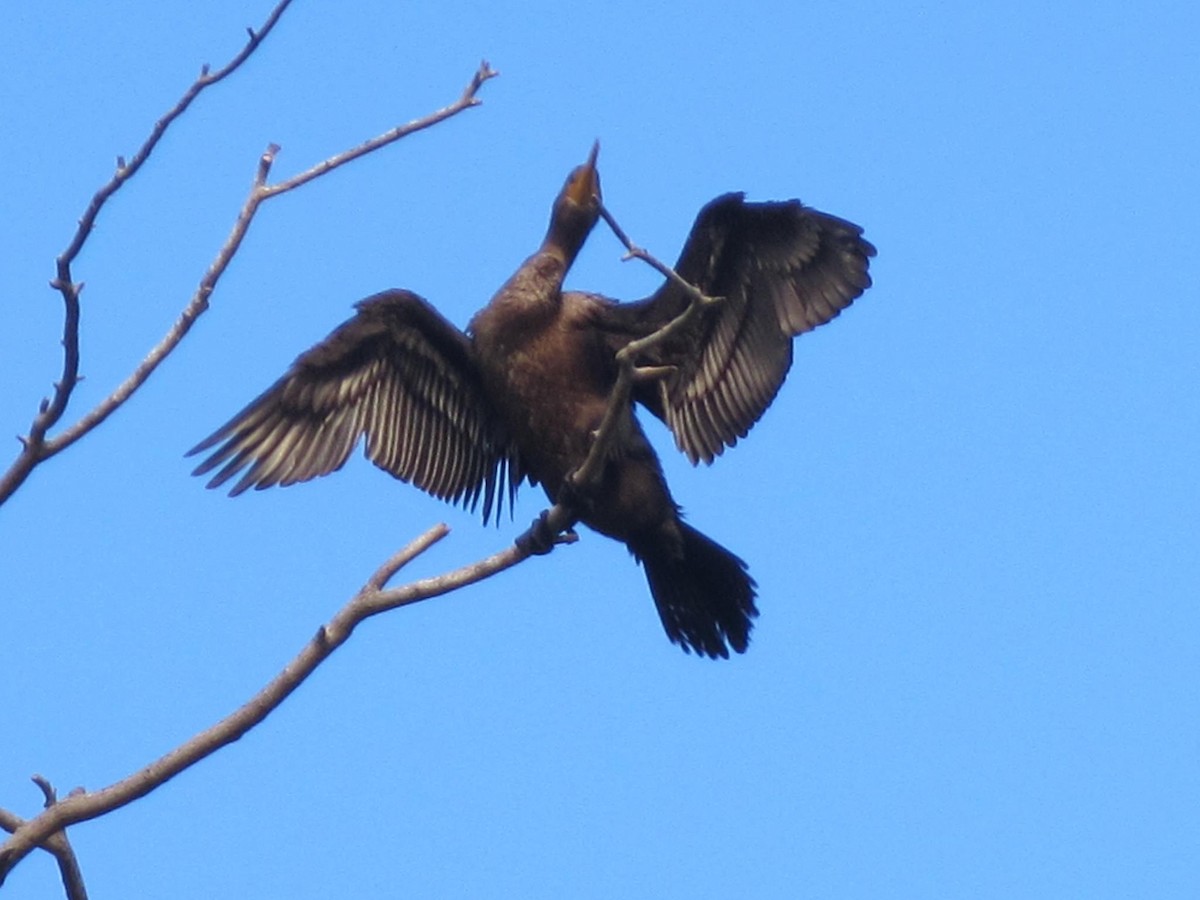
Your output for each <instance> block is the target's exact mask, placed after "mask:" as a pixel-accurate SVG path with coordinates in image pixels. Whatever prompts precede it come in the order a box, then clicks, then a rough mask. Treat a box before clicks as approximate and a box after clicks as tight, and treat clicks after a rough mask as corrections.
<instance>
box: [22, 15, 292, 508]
mask: <svg viewBox="0 0 1200 900" xmlns="http://www.w3.org/2000/svg"><path fill="white" fill-rule="evenodd" d="M291 2H292V0H280V2H279V3H278V4H277V5H276V6H275V8H274V9H273V10H271V14H270V15H269V16H267V21H266V22H265V23H263V26H262V28H260V29H259V30H258V31H257V32H256V31H254V30H253V29H250V28H248V29H246V30H247V32H248V33H249V35H250V37H249V40H247V41H246V44H245V46H243V47H242V49H241V51H240V52H239V53H238V54H237V55H236V56H235V57H234V58H233V59H231V60H230V61H229V62H228V63H227V64H226V65H225V66H224V67H222V68H220V69H218V70H217V71H216V72H210V71H209V68H208V66H207V65H206V66H204V67H202V68H201V70H200V76H199V77H198V78H197V79H196V80H195V81H194V82H193V83H192V85H191V87H189V88H188V89H187V91H186V92H185V93H184V95H183V96H182V97H181V98H180V99H179V102H177V103H176V104H175V105H174V106H173V107H171V109H170V110H168V111H167V113H166V115H164V116H163V117H162V118H161V119H159V120H158V121H157V122H156V123H155V125H154V128H153V129H152V130H151V132H150V136H149V137H148V138H146V141H145V142H144V143H143V144H142V146H141V147H140V148H139V149H138V151H137V153H135V154H134V155H133V158H132V159H130V160H129V161H128V162H126V161H125V159H124V158H123V157H118V158H117V169H116V171H115V172H114V173H113V176H112V178H110V179H109V180H108V182H107V183H106V184H105V185H104V186H103V187H102V188H100V190H98V191H97V192H96V193H95V194H94V195H93V196H92V199H91V201H90V202H89V203H88V206H87V209H85V210H84V212H83V215H82V216H80V218H79V225H78V227H77V228H76V230H75V234H74V236H73V237H72V238H71V242H70V244H68V246H67V249H66V250H64V251H63V252H62V253H61V254H60V255H59V257H58V258H57V260H56V261H55V277H54V279H53V280H52V281H51V282H50V286H51V287H52V288H54V289H55V290H57V291H58V292H59V293H60V294H62V298H63V306H64V308H65V310H64V316H63V338H62V344H63V368H62V376H61V377H60V378H59V380H58V381H57V382H55V384H54V393H53V395H52V396H51V397H50V399H48V400H43V401H42V402H41V404H40V405H39V407H38V414H37V415H36V416H35V417H34V419H33V423H32V425H30V428H29V434H28V435H26V436H24V437H22V438H21V452H20V454H19V455H18V456H17V458H16V460H14V461H13V464H12V465H11V466H10V467H9V469H8V471H7V472H5V473H4V475H3V477H0V504H2V503H4V501H5V500H7V499H8V498H9V497H10V496H12V493H13V492H14V491H15V490H16V489H17V488H19V487H20V486H21V485H22V484H23V483H24V482H25V479H26V478H28V477H29V474H30V473H31V472H32V471H33V470H34V469H35V468H36V467H37V465H38V464H39V463H41V462H42V461H43V460H45V459H48V458H49V457H50V456H53V455H54V454H55V453H57V452H58V451H59V450H61V449H62V448H63V447H65V446H67V444H69V443H71V441H66V442H62V441H61V439H60V440H59V441H58V442H55V441H50V442H47V441H46V433H47V432H48V431H49V430H50V429H51V428H53V427H54V426H55V425H56V424H57V423H58V420H59V419H61V418H62V415H63V413H64V412H66V409H67V404H68V403H69V402H70V399H71V394H72V393H73V392H74V390H75V386H76V385H77V384H78V383H79V314H80V307H79V294H80V292H81V291H82V290H83V284H82V282H76V281H75V280H74V278H73V277H72V275H71V264H72V263H73V262H74V261H75V258H76V257H77V256H78V255H79V252H80V251H81V250H82V249H83V245H84V244H85V243H86V242H87V239H88V237H89V236H90V235H91V233H92V229H93V227H95V224H96V219H97V217H98V216H99V215H100V210H101V209H103V208H104V204H105V203H107V202H108V200H109V198H110V197H112V195H113V194H115V193H116V192H117V191H118V190H120V189H121V186H122V185H124V184H125V182H127V181H128V180H129V179H130V178H132V177H133V176H134V175H136V174H137V172H138V170H139V169H140V168H141V167H142V164H143V163H145V162H146V160H147V159H149V158H150V154H151V153H153V152H154V148H155V147H157V146H158V142H159V141H160V140H161V139H162V136H163V134H165V133H166V130H167V128H168V127H170V125H171V123H172V122H174V121H175V120H176V119H178V118H179V117H180V116H181V115H183V113H184V111H186V110H187V108H188V107H189V106H190V105H191V103H192V101H193V100H195V99H196V97H198V96H199V95H200V92H201V91H203V90H204V89H205V88H207V87H209V86H210V85H213V84H216V83H217V82H218V81H221V80H222V79H223V78H225V77H226V76H228V75H230V74H232V73H233V72H234V71H236V70H237V69H238V68H239V67H240V66H241V65H242V63H244V62H245V61H246V60H247V59H249V58H250V55H251V54H252V53H254V51H255V50H256V49H258V46H259V44H261V43H262V42H263V40H264V39H265V38H266V36H267V35H268V34H270V33H271V30H272V29H273V28H274V27H275V23H276V22H278V21H279V18H280V16H282V15H283V13H284V10H286V9H287V8H288V6H289V5H290V4H291ZM105 415H107V413H106V414H105ZM103 418H104V417H103V416H101V417H100V418H99V419H98V420H97V421H96V422H95V423H94V424H93V425H92V426H91V427H95V424H99V421H102V420H103ZM86 430H87V429H84V430H83V431H81V432H80V434H82V433H85V432H86ZM56 443H57V444H58V445H57V446H53V445H54V444H56Z"/></svg>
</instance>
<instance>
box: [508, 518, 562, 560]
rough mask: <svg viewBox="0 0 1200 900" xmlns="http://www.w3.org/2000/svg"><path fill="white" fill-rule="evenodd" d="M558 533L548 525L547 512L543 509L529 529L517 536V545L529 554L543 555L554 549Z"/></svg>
mask: <svg viewBox="0 0 1200 900" xmlns="http://www.w3.org/2000/svg"><path fill="white" fill-rule="evenodd" d="M557 539H558V535H557V534H556V533H555V532H554V530H553V529H552V528H551V527H550V521H549V514H548V513H547V512H546V511H545V510H543V511H542V513H541V515H539V516H538V517H537V518H536V519H534V520H533V524H532V525H530V526H529V529H528V530H527V531H526V532H525V533H524V534H522V535H520V536H519V537H518V538H517V546H518V547H519V548H520V549H521V551H522V552H524V553H528V554H529V555H530V556H545V555H546V554H547V553H549V552H550V551H551V550H553V549H554V545H555V544H556V543H557Z"/></svg>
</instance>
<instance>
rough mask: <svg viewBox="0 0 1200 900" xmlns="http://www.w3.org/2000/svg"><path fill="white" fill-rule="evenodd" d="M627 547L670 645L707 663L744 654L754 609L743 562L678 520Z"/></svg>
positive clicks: (752, 591) (752, 586) (751, 583)
mask: <svg viewBox="0 0 1200 900" xmlns="http://www.w3.org/2000/svg"><path fill="white" fill-rule="evenodd" d="M676 527H677V528H678V532H677V533H676V531H675V528H676ZM629 549H630V552H632V553H633V555H634V556H636V557H637V558H638V559H639V560H640V561H641V563H642V565H643V566H644V567H645V569H646V580H647V581H649V582H650V593H651V594H653V595H654V603H655V605H656V606H657V607H658V615H659V617H660V618H661V619H662V623H663V628H665V629H666V632H667V637H669V638H670V639H671V641H672V643H676V644H679V645H680V646H681V647H683V649H684V651H685V652H688V651H692V650H694V651H696V653H697V654H699V655H701V656H707V657H710V658H712V659H716V658H717V657H721V658H724V659H728V658H729V650H730V649H731V648H732V649H733V650H734V651H736V652H738V653H745V652H746V648H747V647H748V646H750V630H751V629H752V628H753V625H754V619H755V617H757V616H758V608H757V607H756V606H755V605H754V598H755V583H754V579H753V578H751V577H750V575H749V573H748V572H747V571H746V564H745V563H744V562H742V560H740V559H739V558H738V557H736V556H734V555H733V554H732V553H730V552H729V551H728V550H726V549H725V548H724V547H722V546H721V545H720V544H718V543H717V542H716V541H713V540H711V539H709V538H707V537H705V536H704V535H703V534H701V533H700V532H699V531H697V530H696V529H694V528H692V527H691V526H690V525H686V524H684V523H683V522H677V523H672V527H668V528H664V529H662V530H660V531H657V532H654V533H653V534H651V535H646V536H641V537H639V538H635V539H633V540H630V542H629Z"/></svg>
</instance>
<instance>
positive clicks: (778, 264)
mask: <svg viewBox="0 0 1200 900" xmlns="http://www.w3.org/2000/svg"><path fill="white" fill-rule="evenodd" d="M874 255H875V248H874V247H873V246H871V244H870V243H868V242H867V241H866V240H864V239H863V237H862V229H861V228H859V227H858V226H857V225H854V224H852V223H850V222H847V221H845V220H843V219H839V218H837V217H836V216H831V215H827V214H826V213H822V212H818V211H817V210H815V209H810V208H808V207H806V206H804V205H802V204H801V203H800V202H799V201H798V200H790V201H786V202H776V203H747V202H745V200H744V198H743V195H742V194H726V195H724V196H722V197H718V198H717V199H716V200H714V201H712V202H711V203H709V204H708V205H707V206H705V207H704V209H702V210H701V211H700V214H699V216H697V218H696V224H695V225H694V226H693V228H692V232H691V234H690V235H689V236H688V239H687V242H686V244H685V245H684V248H683V252H682V253H681V254H680V257H679V262H678V263H677V264H676V266H675V270H676V271H677V272H678V273H679V274H680V275H681V276H682V277H683V278H684V279H685V280H686V281H689V282H691V283H692V284H694V285H695V286H696V287H698V288H700V290H701V291H703V292H704V293H705V294H706V295H708V296H710V297H721V298H724V299H723V300H722V302H720V303H718V304H716V305H714V306H711V307H708V308H706V309H705V310H704V311H703V312H702V314H701V315H700V316H699V317H697V319H695V320H694V322H693V325H692V326H691V327H689V328H687V329H685V330H684V331H682V332H680V333H679V334H678V335H677V336H675V337H673V338H672V339H670V340H669V341H667V342H665V343H663V344H661V345H659V346H658V347H656V348H654V349H653V350H650V351H648V353H647V358H646V359H645V360H644V362H645V363H647V364H651V365H663V366H674V367H675V372H674V373H673V374H672V375H670V376H668V377H667V378H664V379H662V380H660V381H658V382H654V383H650V384H648V385H645V386H643V387H641V388H639V390H638V393H637V394H636V396H637V399H638V400H639V401H640V402H642V403H643V404H644V405H645V406H646V407H647V408H648V409H650V410H651V411H652V412H653V413H654V414H655V415H656V416H658V417H659V418H660V419H662V420H663V421H665V422H666V423H667V426H668V427H669V428H670V429H671V431H672V432H673V433H674V435H675V442H676V444H677V445H678V446H679V449H680V450H682V451H683V452H684V453H686V454H687V455H688V458H689V459H691V461H692V462H693V463H695V462H698V461H699V460H704V461H705V462H712V460H713V459H714V457H716V456H718V455H719V454H720V453H721V452H723V451H724V449H725V447H726V446H730V447H732V446H733V445H734V444H736V443H737V440H738V438H741V437H745V436H746V434H747V432H748V431H749V430H750V428H751V426H752V425H754V423H755V422H757V421H758V419H759V417H760V416H762V414H763V412H764V411H765V410H766V408H767V407H768V406H769V405H770V404H771V401H772V400H774V399H775V395H776V393H777V392H778V391H779V388H780V386H781V385H782V384H783V380H784V378H785V377H786V376H787V373H788V369H790V368H791V365H792V338H793V337H794V336H795V335H798V334H801V333H803V332H805V331H811V330H812V329H813V328H816V327H817V326H818V325H823V324H824V323H826V322H828V321H829V320H830V319H832V318H834V317H835V316H836V315H837V314H838V313H840V312H841V311H842V310H843V309H845V308H846V307H847V306H849V305H850V304H851V303H852V302H854V300H855V298H856V297H858V296H859V295H860V294H862V292H863V291H865V290H866V289H867V288H868V287H870V285H871V278H870V276H869V275H868V274H867V268H868V265H869V260H870V258H871V257H872V256H874ZM688 303H689V299H688V296H687V293H686V292H685V291H684V290H682V289H681V288H680V287H679V286H678V285H676V284H674V283H673V282H671V281H668V282H667V283H666V284H664V285H663V287H661V288H660V289H659V290H658V291H657V292H656V293H654V294H653V295H651V296H650V297H647V298H646V299H644V300H641V301H638V302H636V303H626V304H620V305H616V306H610V307H608V308H607V309H606V310H605V311H604V313H603V317H604V320H605V321H604V322H603V323H602V327H604V328H605V329H606V330H608V331H609V333H610V335H611V337H610V342H611V343H612V344H613V346H614V347H617V346H621V345H623V344H624V343H627V342H628V341H629V340H631V339H633V338H635V337H640V336H644V335H646V334H649V333H651V332H652V331H654V330H656V329H658V328H660V327H662V326H663V325H665V324H666V323H667V322H669V321H670V320H671V319H673V318H674V317H675V316H677V315H679V314H680V313H682V312H683V311H684V310H685V309H686V308H687V305H688Z"/></svg>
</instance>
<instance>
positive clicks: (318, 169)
mask: <svg viewBox="0 0 1200 900" xmlns="http://www.w3.org/2000/svg"><path fill="white" fill-rule="evenodd" d="M289 2H290V0H289ZM283 5H284V4H281V6H283ZM276 11H277V12H281V11H282V10H281V8H278V7H277V9H276ZM269 24H273V21H270V22H269ZM264 33H265V31H264V32H262V33H260V36H259V38H258V39H259V40H261V36H262V34H264ZM252 39H253V36H252ZM243 52H245V51H243ZM231 65H232V64H231ZM230 71H232V69H231V67H230V66H226V67H225V68H224V69H222V70H221V71H220V72H218V73H215V75H213V76H208V75H206V76H203V78H208V79H211V80H216V76H219V77H224V76H225V75H227V74H228V73H229V72H230ZM497 74H498V73H497V72H496V71H495V70H494V69H492V68H491V66H490V65H488V63H487V61H486V60H484V61H483V62H482V63H480V65H479V68H478V69H477V70H476V71H475V74H474V75H473V76H472V78H471V81H470V83H469V84H468V85H467V87H466V88H465V89H464V91H463V93H462V95H461V96H460V97H459V98H458V99H457V100H456V101H454V102H453V103H451V104H450V105H448V106H445V107H443V108H441V109H439V110H436V111H435V112H433V113H430V114H429V115H427V116H423V117H421V118H419V119H414V120H413V121H411V122H408V123H407V124H404V125H400V126H398V127H396V128H393V129H391V130H390V131H388V132H386V133H384V134H382V135H379V136H378V137H375V138H372V139H371V140H369V141H366V142H365V143H363V144H361V145H359V146H358V147H355V148H353V149H351V150H347V151H346V152H344V153H340V154H338V155H336V156H333V157H331V158H329V159H327V160H325V161H324V162H321V163H318V164H317V165H316V166H313V167H312V168H311V169H308V170H307V171H305V172H301V173H300V174H298V175H295V176H293V177H291V178H288V179H286V180H284V181H281V182H278V183H276V184H267V183H266V180H267V175H268V174H269V173H270V169H271V165H272V164H273V162H274V160H275V156H276V154H277V153H278V152H279V147H278V146H277V145H275V144H272V145H271V146H269V147H268V148H267V149H266V151H265V152H264V153H263V155H262V157H261V158H260V160H259V164H258V168H257V170H256V172H255V177H254V182H253V185H252V187H251V189H250V193H249V195H248V196H247V198H246V201H245V203H243V205H242V209H241V211H240V212H239V213H238V217H237V220H236V222H235V223H234V226H233V229H232V231H230V233H229V236H228V237H227V238H226V240H225V244H224V245H223V246H222V247H221V249H220V251H219V252H218V253H217V256H216V259H214V260H213V262H212V264H211V265H210V266H209V267H208V270H207V271H206V272H205V273H204V277H203V278H201V280H200V283H199V285H198V286H197V288H196V292H195V293H194V294H193V295H192V298H191V300H190V301H189V302H188V304H187V306H186V307H184V310H183V312H182V313H180V315H179V318H178V319H176V320H175V323H174V324H173V325H172V326H171V328H170V329H169V330H168V331H167V333H166V335H165V336H164V337H163V338H162V340H161V341H159V342H158V344H156V345H155V346H154V348H153V349H152V350H151V351H150V353H149V354H148V355H147V356H146V358H145V359H143V360H142V362H141V363H139V364H138V366H137V368H136V369H134V371H133V373H132V374H130V376H129V377H128V378H126V379H125V380H124V381H123V382H121V384H120V385H118V386H117V388H116V390H114V391H113V392H112V393H111V394H110V395H109V396H108V397H107V398H105V399H104V400H103V401H101V402H100V403H99V404H98V405H97V406H96V407H95V408H93V409H92V410H90V411H89V412H87V413H86V414H85V415H84V416H82V417H81V418H80V419H79V420H78V421H77V422H75V424H73V425H71V426H70V427H69V428H67V429H65V430H64V431H63V432H62V433H61V434H59V435H57V436H56V437H54V438H52V439H50V440H46V439H45V434H46V430H47V429H48V428H49V427H50V426H51V425H53V424H54V423H55V422H56V421H57V420H58V418H59V417H60V416H61V415H62V411H63V409H65V408H66V402H67V399H68V398H69V397H70V393H71V390H70V389H66V390H63V389H62V385H64V384H67V383H70V384H71V387H72V389H73V387H74V382H75V381H77V380H78V379H77V375H78V364H79V346H78V314H79V303H78V300H79V288H80V286H79V285H71V287H70V290H69V291H68V293H70V294H71V296H72V297H73V300H69V301H68V318H69V319H70V320H71V322H72V323H73V324H72V325H71V327H70V328H69V329H68V331H69V332H70V334H71V335H73V338H72V339H71V340H70V341H69V342H68V341H66V340H64V343H67V344H68V352H67V356H68V358H69V361H70V363H71V366H70V368H71V371H70V372H69V373H67V374H65V375H64V381H62V382H60V383H59V385H58V389H57V390H56V392H55V400H54V401H51V402H50V403H49V405H48V406H49V408H50V409H51V410H53V408H54V407H55V403H58V402H59V401H60V400H61V402H60V403H59V406H60V407H61V408H58V409H57V410H56V411H55V412H54V415H53V416H52V417H47V411H48V409H47V404H45V403H44V404H43V411H42V413H41V414H40V415H39V417H38V420H36V421H35V424H34V428H33V429H32V430H31V432H30V434H29V436H28V437H26V438H23V439H22V444H23V448H22V451H21V453H20V455H19V456H18V457H17V460H16V461H15V462H14V463H13V465H12V466H11V467H10V468H9V470H8V472H6V473H5V474H4V477H3V478H0V504H3V503H4V501H5V500H7V499H8V497H9V496H11V495H12V493H13V492H14V491H15V490H16V489H17V488H18V487H20V486H21V484H22V483H23V482H24V481H25V479H26V478H27V477H28V476H29V473H30V472H32V471H33V469H34V468H35V467H36V466H37V465H38V464H39V463H41V462H43V461H44V460H46V459H49V458H50V457H51V456H54V455H55V454H56V453H59V452H61V451H62V450H64V449H66V448H67V447H69V446H70V445H71V444H73V443H75V441H77V440H79V439H80V438H81V437H83V436H84V435H85V434H87V433H88V432H89V431H91V430H92V429H93V428H95V427H96V426H97V425H99V424H100V423H101V422H103V421H104V420H105V419H107V418H108V417H109V416H110V415H111V414H112V413H113V412H114V411H116V410H117V409H118V408H119V407H120V406H121V405H122V404H123V403H124V402H125V401H126V400H128V399H129V398H130V396H132V395H133V393H134V392H135V391H136V390H137V389H138V388H140V387H141V386H142V385H143V384H144V383H145V382H146V380H147V379H148V378H149V377H150V375H151V374H152V373H153V372H154V370H155V369H156V368H158V366H159V364H160V363H161V362H162V361H163V360H164V359H166V357H167V356H168V355H169V354H170V353H171V351H173V350H174V349H175V347H176V346H178V345H179V343H180V341H182V340H183V338H184V336H185V335H187V333H188V331H189V330H191V327H192V325H193V324H194V323H195V321H196V319H198V318H199V317H200V316H201V315H202V314H203V313H204V311H205V310H206V309H208V299H209V297H210V296H211V294H212V292H213V291H214V290H215V289H216V286H217V282H218V281H219V280H220V278H221V276H222V275H223V274H224V273H225V270H226V269H227V268H228V266H229V263H230V262H231V261H232V259H233V257H234V255H235V254H236V253H237V251H238V248H239V247H240V246H241V243H242V240H243V238H245V236H246V233H247V231H248V230H249V228H250V223H251V221H252V220H253V219H254V215H255V213H256V212H257V211H258V208H259V206H260V205H261V204H262V203H264V202H265V201H267V200H269V199H271V198H272V197H275V196H278V195H279V194H283V193H286V192H288V191H291V190H294V189H295V188H298V187H300V186H301V185H304V184H307V183H308V182H310V181H312V180H314V179H316V178H319V177H321V176H322V175H325V174H327V173H329V172H331V171H333V170H334V169H336V168H338V167H340V166H343V165H345V164H346V163H348V162H351V161H352V160H355V159H358V158H359V157H361V156H364V155H366V154H367V153H371V152H373V151H375V150H378V149H380V148H381V147H385V146H387V145H388V144H390V143H393V142H394V141H397V140H399V139H400V138H403V137H406V136H407V135H410V134H412V133H414V132H417V131H421V130H424V129H426V128H430V127H431V126H433V125H436V124H438V123H439V122H443V121H445V120H446V119H448V118H450V117H452V116H455V115H457V114H458V113H460V112H462V111H463V110H466V109H470V108H471V107H473V106H478V105H479V104H480V103H481V102H482V101H481V100H479V98H478V97H477V96H476V95H477V94H478V92H479V89H480V88H481V87H482V86H483V84H484V83H485V82H487V81H488V80H489V79H491V78H494V77H496V75H497ZM202 80H203V79H202ZM211 80H210V81H209V82H208V83H211ZM197 83H199V82H197ZM194 88H195V85H193V89H194ZM188 102H190V99H188ZM181 104H183V101H181ZM183 106H184V108H185V107H186V104H183ZM176 109H180V111H182V109H181V108H180V107H176ZM172 112H173V113H174V112H175V110H172ZM170 117H171V116H170V114H168V116H167V117H164V118H163V119H162V120H160V121H159V123H158V126H156V131H157V129H158V128H159V126H161V127H164V128H165V127H166V125H165V124H164V123H166V124H169V119H170ZM148 143H149V142H148ZM143 151H145V154H146V155H148V154H149V151H148V150H146V148H143ZM139 156H141V154H140V153H139ZM135 161H136V162H137V164H138V165H140V164H141V162H142V161H144V157H143V158H142V159H141V160H138V159H137V158H135ZM130 165H131V166H132V165H133V164H132V163H131V164H130ZM118 187H119V185H118ZM113 190H115V188H114V189H113ZM110 193H111V192H110ZM97 196H100V195H99V194H98V195H97ZM93 218H94V217H93ZM81 227H82V226H81ZM90 227H91V226H90V224H89V226H88V228H89V229H90ZM68 276H69V273H68ZM60 280H61V279H60ZM68 282H69V278H68ZM65 296H66V294H64V297H65ZM72 310H73V311H74V318H71V311H72ZM68 375H69V378H68ZM60 395H61V396H60ZM43 419H45V422H44V423H43V424H41V425H39V422H42V420H43Z"/></svg>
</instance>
